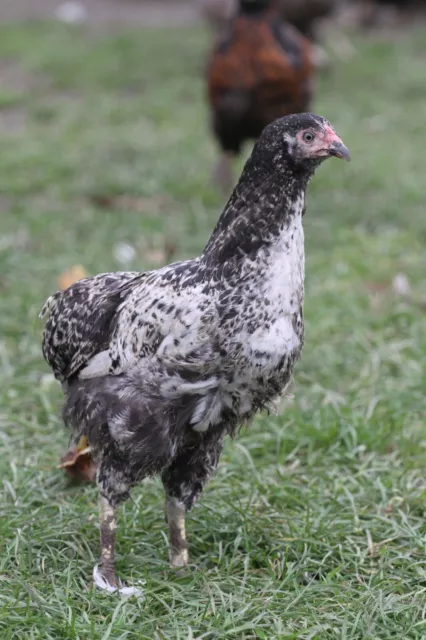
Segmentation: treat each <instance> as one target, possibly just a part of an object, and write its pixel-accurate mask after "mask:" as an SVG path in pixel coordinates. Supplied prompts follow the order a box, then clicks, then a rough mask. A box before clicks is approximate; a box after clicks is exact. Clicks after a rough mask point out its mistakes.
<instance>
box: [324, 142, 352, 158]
mask: <svg viewBox="0 0 426 640" xmlns="http://www.w3.org/2000/svg"><path fill="white" fill-rule="evenodd" d="M328 152H329V155H330V156H334V157H336V158H341V159H342V160H347V162H350V160H351V156H350V153H349V150H348V148H347V147H345V145H344V144H343V142H342V141H341V140H340V138H337V139H336V140H334V142H333V143H332V145H331V146H330V148H329V151H328Z"/></svg>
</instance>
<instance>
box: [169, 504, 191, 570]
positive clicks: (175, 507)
mask: <svg viewBox="0 0 426 640" xmlns="http://www.w3.org/2000/svg"><path fill="white" fill-rule="evenodd" d="M166 514H167V523H168V525H169V540H170V566H171V567H172V568H181V567H186V565H187V564H188V544H187V542H186V533H185V514H186V508H185V505H184V504H183V503H182V502H180V501H179V500H178V499H177V498H171V497H170V496H167V497H166Z"/></svg>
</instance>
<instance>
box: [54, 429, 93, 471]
mask: <svg viewBox="0 0 426 640" xmlns="http://www.w3.org/2000/svg"><path fill="white" fill-rule="evenodd" d="M58 469H64V470H65V472H66V473H67V474H68V475H69V476H70V477H71V478H73V479H74V480H80V481H83V482H94V481H95V477H96V470H97V467H96V463H95V462H94V461H93V459H92V456H91V455H90V447H89V444H88V442H87V438H86V436H82V437H81V438H80V440H79V442H78V444H77V446H76V447H73V448H72V449H69V450H68V451H67V452H66V454H65V455H64V456H62V458H61V462H60V464H59V465H58Z"/></svg>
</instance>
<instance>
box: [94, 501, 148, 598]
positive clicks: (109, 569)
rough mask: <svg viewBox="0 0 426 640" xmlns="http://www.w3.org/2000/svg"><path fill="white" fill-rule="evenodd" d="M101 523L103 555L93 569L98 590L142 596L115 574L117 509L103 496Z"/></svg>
mask: <svg viewBox="0 0 426 640" xmlns="http://www.w3.org/2000/svg"><path fill="white" fill-rule="evenodd" d="M99 521H100V533H101V555H100V558H99V564H97V565H96V566H95V568H94V569H93V581H94V583H95V585H96V586H97V587H98V589H100V590H102V591H107V592H108V593H115V592H118V593H120V594H122V595H140V594H141V590H140V589H138V588H136V587H123V586H121V584H120V581H119V580H118V578H117V574H116V572H115V552H114V546H115V530H116V526H117V525H116V509H115V507H113V506H112V505H111V503H110V502H109V501H108V500H107V499H106V498H104V497H103V496H102V495H101V496H100V499H99Z"/></svg>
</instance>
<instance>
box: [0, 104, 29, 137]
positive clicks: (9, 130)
mask: <svg viewBox="0 0 426 640" xmlns="http://www.w3.org/2000/svg"><path fill="white" fill-rule="evenodd" d="M27 123H28V116H27V114H26V113H25V111H24V110H23V109H19V108H17V107H8V108H6V109H5V108H3V109H0V134H1V136H2V138H6V137H9V136H16V135H20V134H21V133H24V131H25V129H26V127H27Z"/></svg>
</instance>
